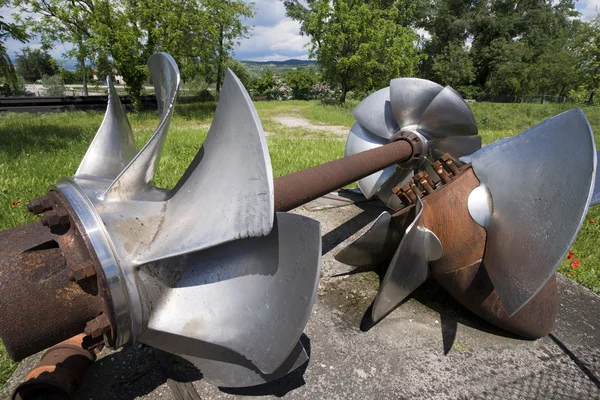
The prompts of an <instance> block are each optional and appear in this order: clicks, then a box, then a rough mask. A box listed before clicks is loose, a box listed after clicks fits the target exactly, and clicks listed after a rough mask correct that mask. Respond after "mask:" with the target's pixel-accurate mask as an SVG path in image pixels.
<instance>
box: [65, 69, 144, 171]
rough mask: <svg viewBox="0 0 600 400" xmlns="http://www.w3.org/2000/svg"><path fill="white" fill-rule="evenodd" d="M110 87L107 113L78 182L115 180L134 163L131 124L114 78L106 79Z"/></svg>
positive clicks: (84, 161) (80, 166)
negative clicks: (83, 180) (92, 179)
mask: <svg viewBox="0 0 600 400" xmlns="http://www.w3.org/2000/svg"><path fill="white" fill-rule="evenodd" d="M106 86H107V87H108V104H107V106H106V113H105V114H104V119H103V120H102V124H101V125H100V128H98V131H97V132H96V136H95V137H94V140H93V141H92V143H91V144H90V147H89V148H88V150H87V152H86V153H85V156H84V157H83V160H81V164H79V168H77V172H75V178H76V179H77V178H81V179H90V178H96V179H114V178H116V177H117V176H118V175H119V174H120V173H121V171H123V169H124V168H125V167H126V166H127V164H129V163H130V162H131V160H132V159H133V157H135V153H136V151H137V150H136V146H135V139H134V137H133V132H132V131H131V126H130V125H129V120H127V115H125V111H124V110H123V105H122V104H121V100H120V99H119V94H118V93H117V91H116V90H115V87H114V85H113V83H112V82H111V80H110V77H106Z"/></svg>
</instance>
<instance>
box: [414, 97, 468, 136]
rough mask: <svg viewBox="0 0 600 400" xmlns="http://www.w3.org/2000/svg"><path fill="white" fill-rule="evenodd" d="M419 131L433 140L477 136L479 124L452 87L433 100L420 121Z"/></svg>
mask: <svg viewBox="0 0 600 400" xmlns="http://www.w3.org/2000/svg"><path fill="white" fill-rule="evenodd" d="M418 129H419V130H420V131H424V132H425V133H427V134H429V135H430V136H431V137H432V138H438V139H441V138H444V137H446V136H475V135H477V123H476V122H475V117H474V116H473V113H472V112H471V109H470V108H469V106H468V105H467V103H465V101H464V100H463V98H462V97H461V96H460V95H459V94H458V93H456V92H455V91H454V89H452V88H451V87H449V86H448V87H446V88H444V90H442V91H441V92H440V93H439V94H438V95H437V96H436V97H435V99H433V101H432V102H431V104H429V106H428V107H427V109H426V110H425V111H424V112H423V115H422V116H421V119H420V120H419V125H418Z"/></svg>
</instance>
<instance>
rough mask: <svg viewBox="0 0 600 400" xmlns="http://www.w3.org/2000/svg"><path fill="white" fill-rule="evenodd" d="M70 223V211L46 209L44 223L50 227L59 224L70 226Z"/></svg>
mask: <svg viewBox="0 0 600 400" xmlns="http://www.w3.org/2000/svg"><path fill="white" fill-rule="evenodd" d="M70 223H71V221H70V219H69V213H68V212H67V211H66V210H62V209H59V210H50V211H46V212H45V213H44V216H43V217H42V225H44V226H47V227H48V228H50V229H52V228H56V227H59V226H69V225H70Z"/></svg>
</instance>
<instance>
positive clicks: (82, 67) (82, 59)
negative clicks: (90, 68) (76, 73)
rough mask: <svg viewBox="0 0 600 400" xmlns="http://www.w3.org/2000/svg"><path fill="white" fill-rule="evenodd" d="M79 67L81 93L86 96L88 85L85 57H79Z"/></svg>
mask: <svg viewBox="0 0 600 400" xmlns="http://www.w3.org/2000/svg"><path fill="white" fill-rule="evenodd" d="M79 69H80V70H81V75H82V76H83V79H82V83H83V95H84V96H88V95H89V94H88V85H87V71H86V70H85V57H80V58H79Z"/></svg>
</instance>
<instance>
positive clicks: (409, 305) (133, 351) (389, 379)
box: [0, 202, 600, 400]
mask: <svg viewBox="0 0 600 400" xmlns="http://www.w3.org/2000/svg"><path fill="white" fill-rule="evenodd" d="M379 204H380V203H376V202H365V203H360V204H356V205H349V206H345V207H341V208H334V209H325V210H320V211H308V210H306V209H299V210H296V212H298V213H301V214H303V215H307V216H310V217H312V218H315V219H317V220H319V221H321V223H322V233H323V253H324V256H323V266H322V275H323V276H322V279H321V282H320V285H319V292H318V298H317V302H316V304H315V308H314V311H313V316H312V318H311V320H310V321H309V324H308V326H307V328H306V330H305V335H304V336H303V337H302V340H303V342H304V344H305V346H306V347H307V348H308V349H309V350H310V355H311V360H310V361H309V362H308V363H307V364H306V365H305V366H303V367H302V368H300V369H299V370H297V371H295V372H294V373H292V374H290V375H288V376H286V377H284V378H282V379H280V380H278V381H276V382H272V383H270V384H267V385H262V386H259V387H254V388H248V389H227V388H217V387H214V386H211V385H210V384H208V383H207V382H205V381H204V380H203V379H202V377H201V376H200V375H199V374H198V372H197V370H195V368H193V366H191V365H189V364H188V363H186V362H185V361H183V360H182V359H180V358H177V357H172V356H170V355H165V354H164V353H162V352H157V351H156V350H154V349H151V348H149V347H146V346H142V345H135V346H132V347H129V348H126V349H123V350H121V351H118V352H114V353H111V352H103V354H101V359H99V360H98V361H97V362H96V363H95V364H94V365H93V366H92V367H91V368H90V369H89V370H88V372H87V374H86V376H85V379H84V382H83V383H82V385H81V387H80V390H79V392H78V394H77V398H78V399H86V400H87V399H94V400H99V399H123V400H131V399H138V398H139V399H170V398H175V399H194V398H196V399H197V398H203V399H234V398H241V397H245V396H264V397H285V398H289V399H320V398H323V399H325V398H326V399H331V400H335V399H344V400H351V399H388V398H390V399H392V398H393V399H404V398H406V399H408V398H410V399H473V398H475V399H518V400H527V399H540V398H544V399H546V400H552V399H600V379H599V378H600V298H599V297H598V296H596V295H595V294H593V293H592V292H590V291H588V290H586V289H585V288H583V287H581V286H579V285H577V284H575V283H573V282H571V281H570V280H568V279H566V278H563V277H562V276H559V277H558V285H559V296H560V310H559V315H558V320H557V325H556V328H555V330H554V332H553V333H552V334H551V335H550V336H548V337H545V338H542V339H540V340H537V341H527V340H521V339H519V338H517V337H514V336H512V335H510V334H507V333H505V332H503V331H501V330H499V329H497V328H495V327H493V326H491V325H490V324H488V323H486V322H485V321H483V320H481V319H479V318H478V317H476V316H475V315H473V314H472V313H470V312H469V311H468V310H466V309H465V308H463V307H462V306H461V305H460V304H458V303H457V302H456V301H455V300H453V299H452V298H451V297H450V296H449V295H448V294H447V293H446V292H445V291H444V290H443V289H442V288H441V287H440V286H439V285H438V284H437V283H436V282H434V281H428V282H426V284H424V285H423V286H422V287H421V288H419V289H418V290H417V291H416V292H415V293H414V294H413V296H412V297H411V298H410V299H409V300H408V301H406V302H405V303H404V304H402V305H401V306H400V307H398V308H397V309H396V310H395V311H394V312H392V313H391V314H390V315H389V316H388V317H387V318H385V319H384V320H383V321H382V322H381V323H379V324H378V325H376V326H374V327H368V326H365V324H364V323H363V316H364V315H365V312H366V311H367V309H368V308H369V306H370V304H371V301H372V300H373V298H374V296H375V294H376V292H377V288H378V286H379V280H380V275H378V272H379V273H381V271H362V272H356V271H352V270H351V268H349V267H348V266H345V265H342V264H340V263H338V262H337V261H335V260H334V259H333V255H334V254H335V253H336V252H337V251H339V250H340V249H341V248H343V247H344V246H345V245H346V244H347V243H348V242H349V241H351V240H353V239H354V238H355V237H357V236H358V234H360V233H361V232H362V231H363V230H364V229H365V228H366V226H367V225H368V224H369V222H371V221H373V220H374V219H375V218H376V217H377V216H378V215H379V214H380V213H381V212H382V211H383V210H384V208H383V207H382V206H381V205H379ZM369 328H370V329H369ZM165 365H167V366H168V365H170V367H165ZM26 371H27V368H24V367H23V368H20V370H19V371H18V372H17V373H16V374H15V375H14V376H13V377H12V378H11V380H10V381H9V382H8V383H7V385H6V386H5V387H4V388H3V390H2V392H0V399H7V398H9V396H10V392H11V391H12V388H14V386H15V384H16V383H18V382H19V381H21V380H22V379H23V377H24V374H25V373H26ZM163 371H165V372H163ZM173 371H176V373H175V374H173Z"/></svg>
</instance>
